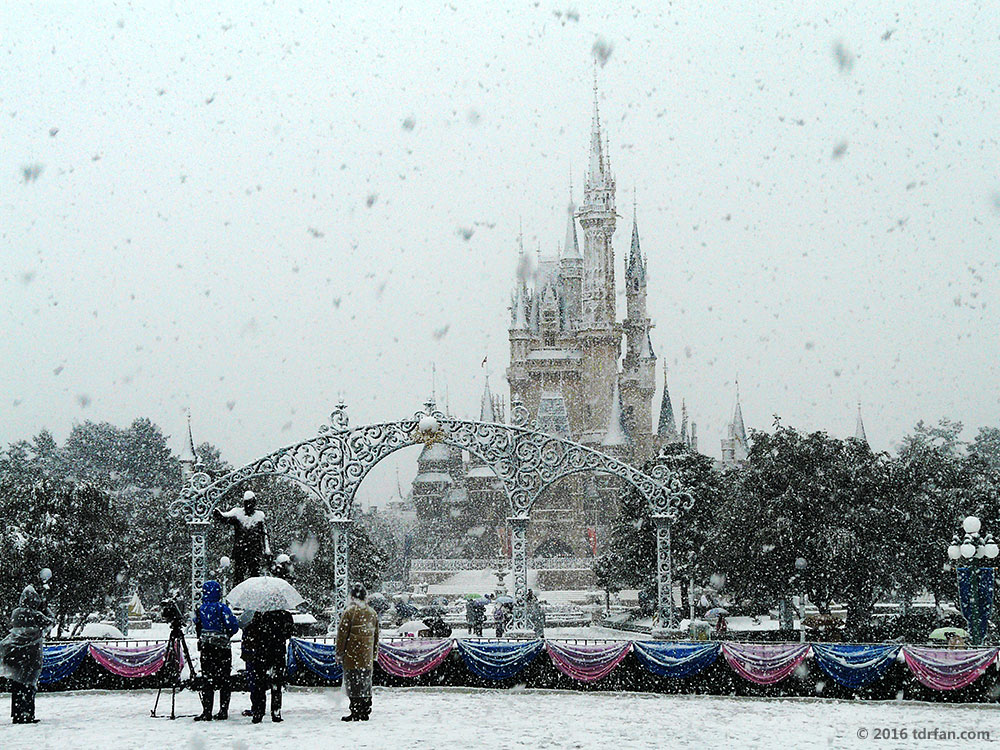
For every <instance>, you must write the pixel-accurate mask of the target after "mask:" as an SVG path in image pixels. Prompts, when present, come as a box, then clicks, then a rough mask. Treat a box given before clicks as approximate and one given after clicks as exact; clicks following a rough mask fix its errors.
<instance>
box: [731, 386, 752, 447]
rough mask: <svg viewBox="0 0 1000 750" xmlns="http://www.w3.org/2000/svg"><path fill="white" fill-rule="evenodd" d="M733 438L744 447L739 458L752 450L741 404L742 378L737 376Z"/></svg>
mask: <svg viewBox="0 0 1000 750" xmlns="http://www.w3.org/2000/svg"><path fill="white" fill-rule="evenodd" d="M732 426H733V439H735V440H736V444H737V445H738V446H739V447H740V448H742V450H743V455H742V456H739V455H737V458H742V457H745V456H746V455H747V452H748V451H749V450H750V445H749V443H748V441H747V428H746V427H745V426H744V425H743V409H742V407H741V406H740V380H739V378H736V408H735V409H734V410H733V425H732Z"/></svg>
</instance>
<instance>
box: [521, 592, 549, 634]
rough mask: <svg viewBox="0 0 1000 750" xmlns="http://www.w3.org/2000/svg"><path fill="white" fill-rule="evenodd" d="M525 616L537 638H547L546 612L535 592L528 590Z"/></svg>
mask: <svg viewBox="0 0 1000 750" xmlns="http://www.w3.org/2000/svg"><path fill="white" fill-rule="evenodd" d="M525 610H526V612H525V614H526V616H527V619H528V627H529V628H530V629H531V630H534V631H535V637H536V638H544V637H545V610H543V609H542V605H541V603H540V602H539V601H538V599H536V598H535V592H534V591H533V590H532V589H528V596H527V600H526V601H525Z"/></svg>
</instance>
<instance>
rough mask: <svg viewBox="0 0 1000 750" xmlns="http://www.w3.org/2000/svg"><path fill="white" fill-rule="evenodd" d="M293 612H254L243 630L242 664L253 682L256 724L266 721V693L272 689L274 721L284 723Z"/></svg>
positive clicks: (272, 716)
mask: <svg viewBox="0 0 1000 750" xmlns="http://www.w3.org/2000/svg"><path fill="white" fill-rule="evenodd" d="M292 628H293V621H292V613H291V612H288V611H287V610H284V609H278V610H272V611H270V612H255V613H254V615H253V619H251V620H250V624H248V625H247V626H246V627H245V628H244V629H243V651H242V655H243V661H245V662H246V665H247V678H248V680H249V682H250V715H251V716H252V717H253V723H254V724H260V723H261V722H262V721H263V720H264V714H265V713H266V711H267V690H268V688H270V690H271V721H282V718H281V686H282V685H283V684H284V682H285V664H286V662H287V655H288V639H289V638H291V637H292Z"/></svg>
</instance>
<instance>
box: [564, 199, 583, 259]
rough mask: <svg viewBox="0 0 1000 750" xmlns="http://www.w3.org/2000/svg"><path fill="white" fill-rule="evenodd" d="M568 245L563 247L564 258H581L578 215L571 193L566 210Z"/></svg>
mask: <svg viewBox="0 0 1000 750" xmlns="http://www.w3.org/2000/svg"><path fill="white" fill-rule="evenodd" d="M566 213H567V216H566V245H565V246H564V247H563V257H564V258H579V257H580V243H578V242H577V241H576V217H575V216H574V213H575V207H574V206H573V195H572V193H571V194H570V199H569V208H568V209H567V211H566Z"/></svg>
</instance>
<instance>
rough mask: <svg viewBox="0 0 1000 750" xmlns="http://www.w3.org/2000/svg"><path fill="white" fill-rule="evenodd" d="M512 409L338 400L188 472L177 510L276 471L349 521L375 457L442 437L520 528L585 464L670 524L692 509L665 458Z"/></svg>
mask: <svg viewBox="0 0 1000 750" xmlns="http://www.w3.org/2000/svg"><path fill="white" fill-rule="evenodd" d="M514 412H515V414H514V415H513V416H514V417H515V419H514V422H515V423H514V424H502V423H497V422H479V421H474V420H466V419H457V418H454V417H451V416H448V415H446V414H444V413H442V412H441V411H439V410H438V409H437V408H435V406H434V403H433V402H428V403H427V404H425V407H424V409H423V410H421V411H417V412H416V413H415V414H414V415H413V416H412V417H410V418H407V419H401V420H398V421H395V422H384V423H380V424H370V425H362V426H353V427H352V426H350V425H349V423H348V420H347V415H346V407H344V406H343V405H342V404H338V406H337V409H336V410H335V411H334V413H333V414H332V415H331V423H332V424H331V425H330V426H324V427H323V428H321V429H320V431H319V434H317V435H315V436H314V437H311V438H309V439H307V440H303V441H301V442H299V443H295V444H294V445H290V446H287V447H285V448H281V449H279V450H277V451H275V452H273V453H271V454H269V455H267V456H264V457H262V458H259V459H257V460H255V461H253V462H251V463H249V464H247V465H246V466H243V467H241V468H239V469H236V470H235V471H232V472H230V473H228V474H226V475H224V476H221V477H217V478H213V477H211V476H210V475H209V474H207V473H205V472H196V473H194V474H191V475H189V476H187V477H186V478H185V481H184V485H183V489H182V491H181V495H180V498H179V499H178V500H176V501H175V502H174V503H172V504H171V506H170V508H169V513H170V515H171V516H173V517H176V518H182V519H183V520H184V521H186V522H187V523H188V524H189V525H190V524H207V523H208V521H209V520H210V518H211V513H212V511H213V510H214V509H215V508H216V507H217V506H218V505H219V503H220V502H222V500H223V499H224V497H225V496H226V495H227V494H228V493H229V492H231V491H233V490H234V489H236V488H237V487H238V486H239V485H241V484H242V483H244V482H246V481H248V480H250V479H252V478H254V477H258V476H265V475H271V476H281V477H286V478H289V479H292V480H294V481H296V482H297V483H299V484H300V485H302V486H303V488H305V489H306V490H307V491H309V492H310V493H311V494H312V495H313V496H315V497H316V498H317V499H318V500H319V501H320V502H321V503H322V504H323V506H324V509H325V511H326V514H327V517H328V518H329V520H330V521H331V522H332V523H334V524H343V523H345V522H347V521H349V519H350V516H351V507H352V505H353V503H354V498H355V495H356V493H357V490H358V487H359V486H360V484H361V482H362V480H363V479H364V478H365V477H366V476H367V474H368V473H369V471H371V470H372V468H373V467H374V466H375V465H376V464H378V463H379V462H380V461H381V460H382V459H384V458H385V457H386V456H388V455H389V454H391V453H394V452H395V451H398V450H400V449H402V448H406V447H408V446H412V445H419V444H424V445H431V444H434V443H439V442H440V443H445V444H448V445H451V446H454V447H457V448H460V449H462V450H466V451H468V452H469V453H470V454H473V455H475V456H476V457H477V458H478V459H479V460H481V461H482V462H483V463H484V464H485V465H486V466H488V467H489V468H490V469H491V470H492V471H493V472H494V473H495V474H496V476H497V478H498V479H499V480H500V484H501V485H502V486H503V488H504V493H505V495H506V497H507V501H508V504H509V508H508V510H509V517H510V519H511V522H513V521H514V520H515V519H516V520H517V521H518V526H519V527H520V526H521V523H522V522H523V523H526V522H527V519H528V517H529V515H530V512H531V508H532V506H533V505H534V504H535V502H536V501H537V500H538V498H539V497H540V496H541V495H542V493H543V492H545V490H546V489H547V488H548V487H550V486H551V485H552V484H553V483H554V482H557V481H559V480H560V479H562V478H563V477H566V476H569V475H570V474H576V473H579V472H598V473H607V474H614V475H616V476H618V477H620V478H622V479H623V480H625V481H627V482H629V483H630V484H631V485H632V486H633V487H635V489H636V490H637V491H638V492H639V493H640V494H642V495H643V496H644V497H645V498H646V500H647V502H648V503H649V505H650V508H651V510H652V511H653V514H654V516H657V517H660V518H662V519H663V520H664V522H670V521H673V520H674V519H676V518H677V515H678V513H679V512H680V511H681V510H684V509H686V508H690V507H691V504H692V503H693V498H692V497H691V496H690V494H688V493H687V492H685V490H684V488H683V486H682V485H681V483H680V481H679V479H678V478H677V476H676V475H675V474H674V473H673V472H671V471H670V469H669V468H668V467H667V466H663V465H662V464H661V465H657V466H655V467H654V468H653V469H652V470H651V472H650V473H649V474H645V473H643V472H642V471H639V470H638V469H636V468H635V467H633V466H631V465H629V464H627V463H625V462H624V461H622V460H619V459H617V458H615V457H614V456H611V455H609V454H607V453H603V452H601V451H599V450H596V449H594V448H590V447H588V446H584V445H581V444H579V443H575V442H572V441H570V440H565V439H563V438H560V437H558V436H554V435H550V434H547V433H544V432H542V431H541V430H540V428H539V426H538V424H537V423H536V422H533V421H532V420H531V419H530V415H528V412H527V410H526V409H525V408H524V407H523V405H522V404H520V403H519V402H518V403H517V404H516V405H515V408H514ZM522 531H523V529H522ZM340 536H342V537H344V541H345V543H344V545H343V554H342V555H340V554H338V559H337V560H336V561H335V562H336V563H341V562H342V563H343V568H344V570H343V571H342V572H338V578H337V580H336V582H335V585H336V589H337V590H338V591H346V560H347V547H346V533H344V534H343V535H340V534H338V537H340ZM341 557H342V558H343V559H342V560H341ZM520 557H521V558H522V559H523V555H521V556H520ZM515 567H517V566H515ZM522 567H523V566H522ZM521 572H524V571H521ZM518 580H521V579H518ZM522 586H523V584H522Z"/></svg>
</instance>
